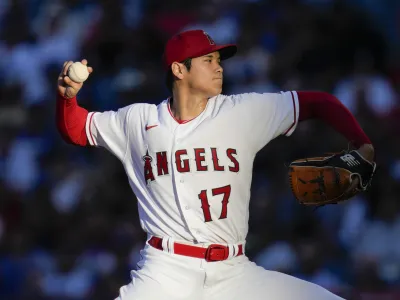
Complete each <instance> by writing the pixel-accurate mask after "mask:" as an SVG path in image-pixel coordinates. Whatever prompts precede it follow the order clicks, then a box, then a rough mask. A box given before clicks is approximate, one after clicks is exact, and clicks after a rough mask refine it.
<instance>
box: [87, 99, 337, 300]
mask: <svg viewBox="0 0 400 300" xmlns="http://www.w3.org/2000/svg"><path fill="white" fill-rule="evenodd" d="M169 105H170V104H169V99H167V100H164V101H163V102H162V103H160V104H159V105H158V106H156V105H150V104H132V105H130V106H127V107H124V108H121V109H119V110H118V111H116V112H114V111H109V112H103V113H98V112H91V113H89V115H88V118H87V122H86V133H87V136H88V140H89V143H90V144H91V145H93V146H101V147H104V148H106V149H108V150H109V151H110V152H111V153H113V154H114V155H115V156H116V157H118V158H119V160H120V161H121V162H122V164H123V165H124V168H125V171H126V174H127V176H128V178H129V183H130V186H131V187H132V190H133V191H134V193H135V195H136V196H137V199H138V207H139V216H140V224H141V226H142V228H143V230H145V232H147V234H148V241H147V243H146V247H145V249H144V250H142V252H141V254H142V256H143V259H142V261H141V262H139V264H138V266H139V268H140V270H138V271H132V282H131V283H130V284H129V285H127V286H124V287H122V288H121V289H120V297H119V299H121V300H131V299H132V300H133V299H135V300H141V299H147V300H149V299H157V300H159V299H191V300H196V299H199V300H200V299H211V300H212V299H229V300H235V299H244V298H248V299H252V300H253V299H273V300H289V299H296V300H298V299H301V300H303V299H304V300H306V299H307V300H311V299H341V298H339V297H337V296H335V295H333V294H332V293H330V292H328V291H327V290H325V289H323V288H321V287H319V286H317V285H314V284H311V283H308V282H306V281H303V280H300V279H296V278H294V277H291V276H287V275H285V274H280V273H277V272H272V271H266V270H264V269H262V268H260V267H258V266H256V265H255V264H254V263H252V262H250V261H249V260H248V258H247V257H246V256H245V255H240V254H241V253H239V250H240V251H242V250H241V249H242V247H243V248H244V246H245V241H246V235H247V232H248V219H249V200H250V185H251V179H252V168H253V161H254V158H255V155H256V154H257V152H258V151H259V150H260V149H261V148H263V147H264V146H265V145H266V144H267V143H268V142H270V141H271V140H272V139H274V138H276V137H277V136H279V135H290V134H292V133H293V131H294V130H295V128H296V125H297V121H298V116H299V107H298V98H297V93H296V92H284V93H283V92H282V93H267V94H256V93H251V94H241V95H233V96H225V95H218V96H216V97H213V98H210V99H209V100H208V102H207V106H206V108H205V110H204V111H203V112H202V113H201V114H200V115H199V116H198V117H196V118H195V119H193V120H191V121H188V122H183V123H181V122H178V121H177V120H175V118H174V117H173V115H172V113H171V110H170V106H169ZM152 237H160V238H161V239H162V240H160V241H159V242H160V244H159V249H162V251H160V250H159V249H156V248H154V247H152V246H150V245H149V240H151V238H152ZM151 241H152V240H151ZM174 243H180V244H184V245H185V244H186V245H192V246H197V247H204V248H207V247H208V246H209V245H210V244H220V245H226V246H227V248H228V249H229V251H228V252H229V253H227V258H228V259H227V260H223V261H218V262H209V261H207V260H205V259H199V258H194V257H188V256H183V255H178V254H176V253H174V252H177V251H178V249H177V247H176V246H174V245H175V244H174ZM184 245H183V246H184ZM153 246H154V245H153ZM239 248H240V249H239Z"/></svg>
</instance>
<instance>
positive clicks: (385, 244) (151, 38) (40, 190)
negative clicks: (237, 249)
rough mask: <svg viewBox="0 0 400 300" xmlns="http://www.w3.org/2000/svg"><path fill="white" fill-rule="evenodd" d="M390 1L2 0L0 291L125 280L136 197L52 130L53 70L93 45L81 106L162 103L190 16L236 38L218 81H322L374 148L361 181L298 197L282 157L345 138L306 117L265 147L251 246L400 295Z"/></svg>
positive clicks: (291, 270) (324, 277) (343, 287)
mask: <svg viewBox="0 0 400 300" xmlns="http://www.w3.org/2000/svg"><path fill="white" fill-rule="evenodd" d="M399 16H400V1H397V0H345V1H344V0H343V1H335V0H264V1H262V0H259V1H257V0H190V1H184V0H168V1H162V0H47V1H46V0H1V1H0V36H1V41H0V129H1V131H0V168H1V169H0V170H1V173H0V175H1V176H0V299H1V300H14V299H18V300H19V299H21V300H31V299H32V300H39V299H44V300H52V299H58V300H60V299H61V300H83V299H96V300H103V299H114V298H115V297H116V296H118V289H119V287H120V286H122V285H125V284H127V283H128V282H129V281H130V275H129V271H130V270H132V269H135V268H136V262H137V261H138V260H139V259H140V258H139V250H140V249H141V248H142V247H143V245H144V242H145V238H146V236H145V235H144V233H143V232H142V230H141V228H140V226H139V221H138V216H137V205H136V200H135V196H134V195H133V193H132V192H131V190H130V188H129V186H128V180H127V177H126V175H125V173H124V170H123V168H122V165H121V164H120V163H119V161H118V160H117V159H116V158H115V157H113V156H112V155H111V154H109V153H107V152H106V151H105V150H103V149H92V148H89V147H88V148H79V147H74V146H71V145H67V144H66V143H65V142H64V141H63V140H62V139H61V137H60V136H59V134H58V133H57V130H56V126H55V86H56V80H57V76H58V73H59V72H60V70H61V67H62V64H63V62H64V61H65V60H73V61H76V60H81V59H82V58H86V59H88V61H89V65H91V66H92V67H93V68H94V73H93V74H92V75H91V77H90V79H89V80H88V81H87V82H86V83H85V86H84V88H83V90H82V91H81V92H80V95H79V102H80V104H81V105H82V106H84V107H85V108H87V109H88V110H90V111H93V110H94V111H103V110H110V109H112V110H113V109H117V108H119V107H121V106H125V105H128V104H131V103H134V102H149V103H159V102H161V101H162V100H163V99H165V98H166V97H167V96H168V90H167V88H166V86H165V74H164V72H163V70H162V68H161V57H162V51H163V46H164V44H165V42H166V40H167V39H168V38H169V37H170V36H171V35H172V34H175V33H177V32H179V31H181V30H185V29H194V28H199V29H204V30H205V31H207V32H208V33H209V34H210V35H211V36H212V37H213V38H214V40H215V41H216V42H217V43H228V42H236V43H238V44H239V52H238V55H237V56H236V57H235V58H233V59H231V60H228V61H226V62H224V64H223V67H224V69H225V73H224V74H225V87H224V94H235V93H243V92H249V91H254V92H260V93H261V92H279V91H286V90H320V91H326V92H330V93H333V94H334V95H336V96H337V97H338V98H339V99H340V100H341V101H342V102H343V103H344V104H345V105H346V106H347V107H348V108H349V109H350V110H351V111H352V112H353V113H354V114H355V115H356V117H357V119H358V120H359V122H360V123H361V125H362V127H363V128H364V130H365V131H366V133H367V134H368V135H369V136H370V138H371V139H372V141H373V143H374V145H375V148H376V160H377V162H378V164H379V168H378V171H377V174H376V176H375V178H374V181H373V185H372V187H371V189H370V190H369V191H368V192H367V193H363V194H360V195H359V196H357V197H355V198H354V199H353V200H351V201H347V202H345V203H341V204H338V205H332V206H325V207H321V208H319V209H317V210H313V209H309V208H305V207H302V206H300V205H299V204H298V203H297V202H296V201H295V200H294V199H293V197H292V194H291V191H290V188H289V184H288V180H287V175H286V172H287V168H286V166H287V163H288V162H290V161H291V160H292V159H296V158H300V157H305V156H310V155H319V154H321V153H324V152H333V151H340V150H342V149H346V148H347V147H348V142H347V141H346V140H345V139H344V138H343V137H342V136H340V135H339V134H338V133H335V132H334V131H333V130H332V129H331V128H329V127H328V126H327V125H325V124H324V123H321V122H319V121H307V122H303V123H301V124H300V125H299V127H298V129H297V130H296V132H295V134H294V135H293V136H292V137H290V138H278V139H276V140H274V141H273V142H272V143H271V144H269V145H268V146H267V147H266V148H265V149H263V150H262V151H261V152H260V153H259V155H258V156H257V158H256V162H255V164H254V172H255V173H254V180H253V184H252V199H251V207H250V232H249V235H248V240H247V249H246V251H247V253H248V256H249V257H250V258H251V259H253V260H255V261H256V263H258V264H259V265H261V266H263V267H265V268H267V269H271V270H279V271H281V272H285V273H287V274H292V275H295V276H297V277H300V278H303V279H306V280H309V281H312V282H315V283H317V284H320V285H322V286H324V287H326V288H328V289H330V290H332V291H334V292H336V293H338V294H340V295H342V296H343V297H345V298H346V299H368V300H372V299H389V300H392V299H393V300H395V299H400V201H399V195H400V184H399V181H400V138H399V134H400V126H399V125H400V124H399V123H400V110H399V96H400V94H399V92H400V90H399V87H400V85H399V83H400V55H399V53H400V52H399V50H400V47H399V46H400V21H399ZM287 288H290V287H287ZM160 299H162V297H161V298H160ZM266 299H267V295H266Z"/></svg>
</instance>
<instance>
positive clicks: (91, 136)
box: [89, 113, 96, 145]
mask: <svg viewBox="0 0 400 300" xmlns="http://www.w3.org/2000/svg"><path fill="white" fill-rule="evenodd" d="M94 114H95V113H92V115H91V116H90V120H89V137H90V139H91V141H90V142H91V143H92V145H96V143H95V142H94V138H93V134H92V120H93V116H94Z"/></svg>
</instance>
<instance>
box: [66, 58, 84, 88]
mask: <svg viewBox="0 0 400 300" xmlns="http://www.w3.org/2000/svg"><path fill="white" fill-rule="evenodd" d="M68 77H69V78H71V80H72V81H74V82H77V83H81V82H84V81H85V80H86V79H88V77H89V70H88V67H87V66H86V65H84V64H83V63H81V62H79V61H77V62H74V63H73V64H72V65H71V66H70V67H69V68H68Z"/></svg>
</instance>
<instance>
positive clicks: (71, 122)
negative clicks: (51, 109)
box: [56, 93, 88, 146]
mask: <svg viewBox="0 0 400 300" xmlns="http://www.w3.org/2000/svg"><path fill="white" fill-rule="evenodd" d="M87 116H88V111H87V110H86V109H84V108H83V107H80V106H79V105H78V103H77V101H76V97H74V98H71V99H68V98H63V97H62V96H61V95H60V94H59V93H57V110H56V124H57V129H58V131H59V133H60V134H61V136H62V137H63V139H64V140H65V141H66V142H67V143H71V144H75V145H80V146H86V144H87V137H86V130H85V125H86V118H87Z"/></svg>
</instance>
